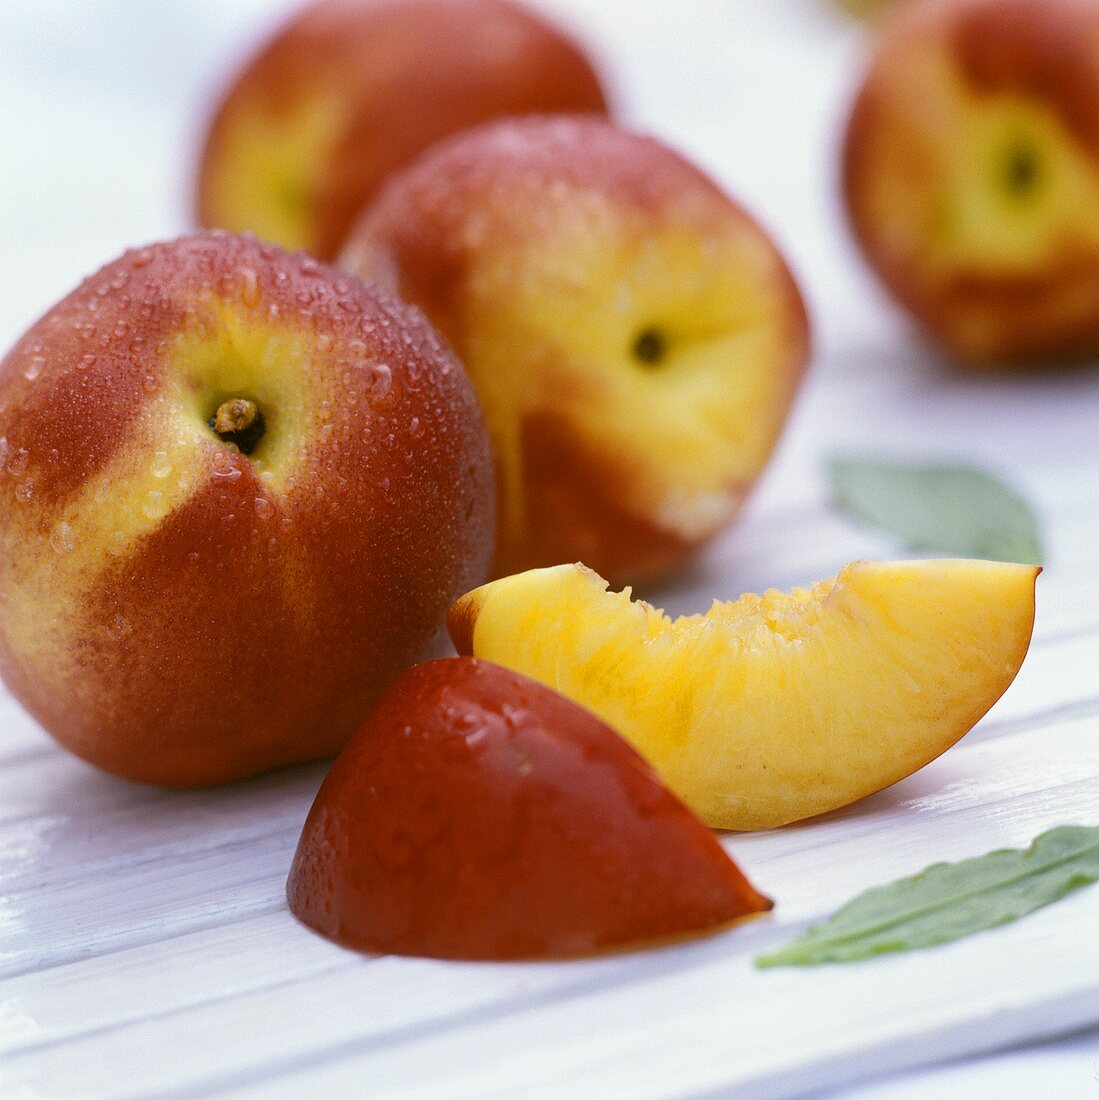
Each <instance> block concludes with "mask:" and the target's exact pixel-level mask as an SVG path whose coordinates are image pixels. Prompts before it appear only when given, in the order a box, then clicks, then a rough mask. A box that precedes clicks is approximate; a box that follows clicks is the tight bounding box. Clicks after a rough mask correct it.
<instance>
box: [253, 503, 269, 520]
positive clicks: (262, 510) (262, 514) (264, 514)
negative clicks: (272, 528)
mask: <svg viewBox="0 0 1099 1100" xmlns="http://www.w3.org/2000/svg"><path fill="white" fill-rule="evenodd" d="M255 508H256V518H257V519H262V520H268V519H270V518H271V512H272V511H273V509H272V507H271V502H270V501H269V500H268V499H267V498H266V497H256V499H255Z"/></svg>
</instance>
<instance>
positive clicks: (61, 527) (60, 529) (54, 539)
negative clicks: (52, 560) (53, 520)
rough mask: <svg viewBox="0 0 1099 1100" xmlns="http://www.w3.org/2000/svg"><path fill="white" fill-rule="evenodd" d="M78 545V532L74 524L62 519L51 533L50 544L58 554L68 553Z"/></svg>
mask: <svg viewBox="0 0 1099 1100" xmlns="http://www.w3.org/2000/svg"><path fill="white" fill-rule="evenodd" d="M75 545H76V533H75V532H74V531H73V529H72V525H71V524H68V523H66V522H65V521H64V520H62V521H61V522H60V523H59V524H58V525H57V526H56V527H55V528H54V529H53V532H52V533H51V535H50V546H52V547H53V549H54V551H55V552H56V553H58V554H67V553H68V552H69V551H70V550H71V549H72V548H73V547H74V546H75Z"/></svg>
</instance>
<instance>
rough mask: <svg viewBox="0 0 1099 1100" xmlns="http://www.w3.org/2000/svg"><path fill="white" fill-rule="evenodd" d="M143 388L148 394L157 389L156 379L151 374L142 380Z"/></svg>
mask: <svg viewBox="0 0 1099 1100" xmlns="http://www.w3.org/2000/svg"><path fill="white" fill-rule="evenodd" d="M141 388H142V389H143V390H144V391H145V392H146V393H152V392H153V391H154V390H155V389H156V379H155V378H154V377H153V376H152V375H151V374H147V375H145V377H144V378H142V379H141Z"/></svg>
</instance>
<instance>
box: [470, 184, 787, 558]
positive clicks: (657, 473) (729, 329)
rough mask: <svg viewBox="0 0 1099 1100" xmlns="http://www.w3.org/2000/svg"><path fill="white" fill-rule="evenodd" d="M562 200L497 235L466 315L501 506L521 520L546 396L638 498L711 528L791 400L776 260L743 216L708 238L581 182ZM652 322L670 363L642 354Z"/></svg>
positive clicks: (702, 531)
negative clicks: (528, 453) (529, 429)
mask: <svg viewBox="0 0 1099 1100" xmlns="http://www.w3.org/2000/svg"><path fill="white" fill-rule="evenodd" d="M566 199H567V201H566ZM551 210H552V213H547V208H546V205H545V204H544V203H542V202H541V201H540V202H539V208H538V211H537V213H532V214H531V216H530V223H531V224H532V225H534V226H536V227H538V229H539V231H538V232H536V233H533V234H532V235H531V238H530V239H529V240H526V241H524V242H523V244H521V245H520V244H518V243H516V244H514V245H513V246H512V247H510V248H498V249H495V250H486V253H485V256H484V259H483V261H482V262H480V263H479V264H478V265H477V266H476V267H475V268H474V270H473V271H472V272H471V274H470V288H469V294H468V298H467V304H466V315H465V317H464V319H463V324H462V327H463V339H462V352H463V358H464V360H465V362H466V365H467V368H468V370H469V372H470V373H471V375H472V376H473V379H474V383H475V384H476V386H477V391H478V395H479V397H480V399H481V401H482V404H483V406H484V408H485V413H486V420H487V422H488V424H489V429H490V433H491V434H492V435H493V447H494V451H495V453H496V456H497V462H498V470H499V478H500V481H501V489H502V498H503V520H504V522H505V523H506V524H507V525H508V527H509V528H510V530H512V531H513V532H518V531H520V530H521V529H522V527H523V521H524V501H523V482H524V472H523V454H522V446H521V443H522V441H521V430H522V424H523V421H524V419H525V418H527V417H529V416H531V415H534V414H537V413H538V412H540V411H543V410H545V411H547V412H551V413H552V414H553V415H554V416H556V417H558V418H564V419H566V420H567V422H568V425H569V428H570V429H571V431H572V432H574V433H575V435H576V436H577V437H578V438H579V440H580V441H581V444H582V445H583V447H584V449H585V452H586V453H590V454H592V455H594V456H596V458H597V459H599V460H601V461H599V466H600V468H606V469H610V470H614V471H616V472H617V473H618V474H619V475H620V476H619V477H618V478H617V490H618V496H619V499H620V501H621V503H622V505H623V507H624V508H625V509H626V510H628V511H629V512H631V513H633V514H637V515H643V516H651V517H655V518H657V519H658V521H660V522H661V523H662V525H664V526H666V527H667V528H669V529H671V530H673V531H675V532H677V533H679V534H680V535H682V536H683V537H685V538H688V539H696V538H700V537H703V536H704V535H706V534H709V533H710V532H712V531H713V530H716V529H717V528H719V527H721V526H722V525H723V524H724V523H725V522H726V521H727V520H728V519H729V518H730V516H731V515H732V514H733V512H735V510H736V508H737V506H738V505H739V503H740V500H741V497H742V495H743V493H744V491H745V490H746V488H747V487H748V486H749V485H750V484H751V483H752V482H753V481H754V480H755V478H756V477H757V476H758V474H759V472H760V470H761V469H762V467H763V465H764V463H765V462H766V460H767V457H768V455H769V453H770V451H771V448H772V446H773V445H774V441H775V438H776V436H777V434H778V432H779V430H780V428H781V426H782V422H783V420H784V418H785V415H786V410H787V407H788V404H789V400H790V395H791V393H792V389H793V385H794V379H793V377H792V374H793V369H794V368H793V366H792V364H793V362H794V360H795V357H796V355H797V350H796V348H794V347H792V341H793V340H794V339H795V336H794V335H793V331H792V328H793V326H792V323H791V314H792V311H793V309H794V308H795V306H794V303H793V302H792V301H791V298H790V292H789V291H788V289H787V286H786V284H785V282H784V281H783V279H782V277H781V273H780V271H779V262H778V260H777V259H776V257H775V255H774V253H773V251H772V250H771V249H770V248H769V247H768V246H767V245H766V243H765V242H764V241H763V240H762V239H761V238H759V237H758V235H757V234H756V233H755V231H751V232H749V231H747V230H745V229H744V228H743V227H742V226H741V225H740V224H739V223H736V224H735V225H734V226H732V227H730V228H729V231H728V232H723V231H719V230H717V229H714V230H712V231H711V235H710V236H709V237H707V236H705V235H703V234H701V233H700V232H699V231H697V230H694V229H690V228H687V227H685V226H684V225H681V224H678V223H677V221H676V219H675V217H674V216H671V217H669V219H668V222H667V224H658V225H654V224H653V223H652V220H651V218H649V217H639V216H637V215H635V214H634V213H633V212H632V211H630V210H628V209H624V208H623V204H621V203H613V202H611V200H610V199H608V198H607V197H606V196H604V195H599V194H589V193H587V192H577V191H570V192H569V193H568V195H567V196H563V197H562V201H561V202H560V203H559V204H557V205H556V206H551ZM647 330H656V331H658V332H659V333H660V334H661V337H662V338H663V340H664V342H665V347H666V354H665V355H664V356H663V358H662V360H661V362H659V363H658V364H645V363H641V362H639V360H638V359H637V357H636V356H635V354H634V346H635V344H636V341H637V339H638V337H639V336H640V335H641V334H642V333H643V332H645V331H647ZM639 425H643V426H644V428H643V430H639Z"/></svg>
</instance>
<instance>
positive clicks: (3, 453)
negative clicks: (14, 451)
mask: <svg viewBox="0 0 1099 1100" xmlns="http://www.w3.org/2000/svg"><path fill="white" fill-rule="evenodd" d="M9 450H11V444H9V443H8V437H7V436H6V435H0V467H3V466H6V465H7V462H8V451H9Z"/></svg>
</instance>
